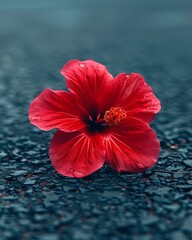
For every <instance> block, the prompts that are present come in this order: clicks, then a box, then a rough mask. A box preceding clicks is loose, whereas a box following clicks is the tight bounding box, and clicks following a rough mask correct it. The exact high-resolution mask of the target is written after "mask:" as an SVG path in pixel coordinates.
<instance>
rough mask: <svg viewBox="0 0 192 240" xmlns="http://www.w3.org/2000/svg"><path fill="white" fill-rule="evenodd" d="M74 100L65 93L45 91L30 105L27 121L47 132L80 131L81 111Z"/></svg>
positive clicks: (82, 125) (81, 123) (81, 125)
mask: <svg viewBox="0 0 192 240" xmlns="http://www.w3.org/2000/svg"><path fill="white" fill-rule="evenodd" d="M74 101H75V98H74V97H73V95H72V94H71V93H68V92H65V91H53V90H51V89H45V90H44V91H43V92H41V93H40V94H39V96H37V97H36V98H35V99H34V100H33V102H32V103H31V105H30V108H29V119H30V121H31V123H32V124H34V125H35V126H37V127H38V128H40V129H42V130H45V131H48V130H51V129H53V128H58V129H60V130H63V131H66V132H72V131H77V130H80V129H82V128H83V127H84V126H85V124H84V123H83V122H82V121H81V119H80V115H81V114H82V111H81V110H80V109H79V108H78V104H76V103H75V102H74Z"/></svg>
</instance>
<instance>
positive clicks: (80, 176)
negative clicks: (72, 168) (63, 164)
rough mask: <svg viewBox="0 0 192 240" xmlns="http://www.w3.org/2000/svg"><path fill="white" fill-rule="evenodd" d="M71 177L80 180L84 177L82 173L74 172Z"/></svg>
mask: <svg viewBox="0 0 192 240" xmlns="http://www.w3.org/2000/svg"><path fill="white" fill-rule="evenodd" d="M73 175H74V177H76V178H82V177H83V176H84V175H83V173H81V172H74V173H73Z"/></svg>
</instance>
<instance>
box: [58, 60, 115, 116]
mask: <svg viewBox="0 0 192 240" xmlns="http://www.w3.org/2000/svg"><path fill="white" fill-rule="evenodd" d="M61 74H62V75H63V76H64V77H65V78H66V85H67V88H68V89H69V90H70V91H71V92H73V93H75V94H77V95H78V97H79V99H80V100H81V101H82V105H84V106H85V107H86V109H88V111H89V113H90V115H93V114H94V113H92V110H93V109H94V112H97V113H98V111H100V108H102V104H103V99H105V96H106V92H107V90H108V84H109V81H111V80H112V79H113V77H112V75H111V74H110V73H109V72H108V71H107V69H106V67H105V66H104V65H102V64H100V63H97V62H95V61H93V60H86V61H79V60H72V61H69V62H68V63H67V64H66V65H65V66H64V67H63V68H62V70H61ZM97 113H96V114H97Z"/></svg>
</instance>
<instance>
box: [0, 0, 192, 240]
mask: <svg viewBox="0 0 192 240" xmlns="http://www.w3.org/2000/svg"><path fill="white" fill-rule="evenodd" d="M191 16H192V4H191V1H187V0H174V3H173V1H171V0H162V1H158V2H157V1H153V0H145V1H139V0H134V1H133V0H128V1H125V0H120V1H118V3H117V2H116V1H107V0H103V1H101V0H98V1H88V0H81V1H75V0H72V1H61V0H58V1H55V3H53V2H52V1H51V0H46V1H44V0H41V1H39V2H38V1H32V2H30V3H26V1H24V0H18V1H17V3H16V2H15V1H11V0H9V1H4V0H0V46H1V47H0V112H1V114H0V126H1V128H0V165H1V169H0V233H1V237H0V239H1V240H17V239H18V240H23V239H24V240H109V239H110V240H121V239H122V240H138V239H141V240H154V239H155V240H160V239H162V240H171V239H173V240H190V239H192V201H191V199H192V54H191V49H192V31H191V29H192V17H191ZM73 58H76V59H82V60H83V59H89V58H91V59H94V60H96V61H99V62H102V63H103V64H105V65H106V66H107V67H108V69H109V71H110V72H112V73H113V74H114V75H116V74H117V73H120V72H123V71H126V72H127V73H130V72H139V73H141V74H143V75H144V77H145V79H146V80H147V81H148V82H149V83H150V84H151V85H152V87H153V89H154V91H155V93H156V95H157V96H158V98H159V99H160V100H161V102H162V111H161V112H160V114H158V116H157V117H156V119H155V121H154V122H153V124H152V127H153V128H154V129H155V130H156V132H157V135H158V138H159V140H160V142H161V153H160V157H159V161H158V163H157V164H156V166H155V167H154V168H152V169H150V170H148V171H146V172H144V173H142V174H137V175H131V174H126V173H120V174H118V173H116V172H115V171H113V170H112V169H111V168H109V167H107V166H105V167H103V168H102V169H101V170H99V171H98V172H96V173H94V174H92V175H91V176H88V177H86V178H84V179H71V178H66V177H63V176H61V175H59V174H58V173H56V172H55V170H54V168H53V167H52V165H51V163H50V160H49V156H48V147H49V143H50V140H51V138H52V136H53V133H54V131H51V132H42V131H40V130H38V129H37V128H35V127H34V126H32V125H30V123H29V121H28V116H27V115H28V113H27V112H28V106H29V104H30V102H31V101H32V100H33V98H34V97H35V96H36V95H37V94H39V93H40V91H42V90H43V89H44V88H46V87H51V88H53V89H64V88H65V82H64V81H63V78H62V76H61V75H60V74H59V71H60V69H61V67H62V66H63V65H64V64H65V63H66V62H67V61H68V60H70V59H73Z"/></svg>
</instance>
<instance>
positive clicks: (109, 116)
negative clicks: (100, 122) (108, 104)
mask: <svg viewBox="0 0 192 240" xmlns="http://www.w3.org/2000/svg"><path fill="white" fill-rule="evenodd" d="M126 116H127V114H126V111H125V110H123V109H122V108H121V107H112V108H110V109H109V110H108V111H106V112H105V115H104V120H105V122H106V123H107V124H108V125H111V126H112V125H117V124H118V123H119V122H120V121H121V120H122V119H123V118H126Z"/></svg>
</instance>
